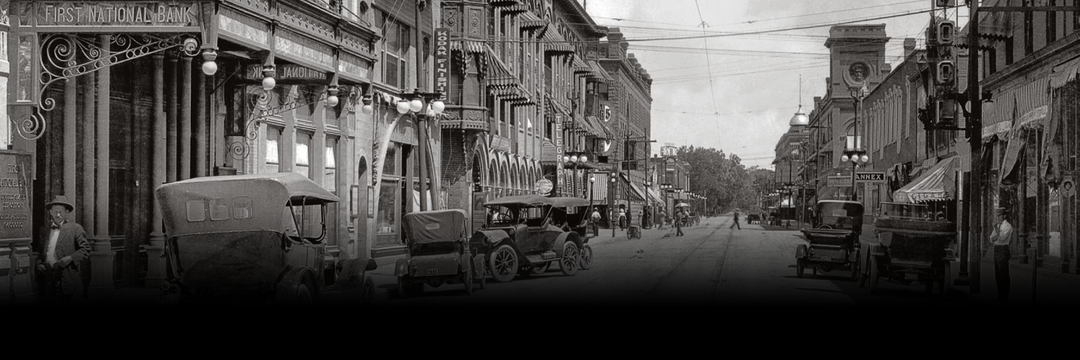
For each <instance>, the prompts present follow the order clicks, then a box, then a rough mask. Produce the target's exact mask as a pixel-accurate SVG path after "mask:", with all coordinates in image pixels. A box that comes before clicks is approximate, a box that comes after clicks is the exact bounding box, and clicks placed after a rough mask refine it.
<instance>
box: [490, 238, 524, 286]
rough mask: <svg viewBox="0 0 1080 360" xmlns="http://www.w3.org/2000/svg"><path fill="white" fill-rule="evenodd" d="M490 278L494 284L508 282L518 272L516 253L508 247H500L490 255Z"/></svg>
mask: <svg viewBox="0 0 1080 360" xmlns="http://www.w3.org/2000/svg"><path fill="white" fill-rule="evenodd" d="M489 261H490V262H491V264H490V265H491V277H492V278H493V279H495V281H496V282H501V283H505V282H510V281H512V280H514V276H516V275H517V272H518V259H517V253H516V252H515V251H514V248H512V247H510V245H505V244H504V245H501V246H499V247H498V248H496V249H495V251H494V252H492V253H491V257H490V258H489Z"/></svg>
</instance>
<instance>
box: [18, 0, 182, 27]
mask: <svg viewBox="0 0 1080 360" xmlns="http://www.w3.org/2000/svg"><path fill="white" fill-rule="evenodd" d="M34 5H35V7H36V11H34V14H35V15H34V18H35V20H36V21H37V23H36V24H35V25H36V26H50V27H66V26H185V27H186V26H198V25H199V2H195V1H169V2H165V1H131V2H126V1H114V2H89V1H47V2H34Z"/></svg>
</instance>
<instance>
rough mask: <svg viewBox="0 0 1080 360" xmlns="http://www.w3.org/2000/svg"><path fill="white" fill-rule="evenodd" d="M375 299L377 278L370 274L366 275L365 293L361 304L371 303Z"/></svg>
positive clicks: (361, 297)
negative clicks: (372, 277) (373, 278)
mask: <svg viewBox="0 0 1080 360" xmlns="http://www.w3.org/2000/svg"><path fill="white" fill-rule="evenodd" d="M374 301H375V280H372V279H371V277H370V276H365V277H364V289H363V294H362V295H361V296H360V305H371V303H372V302H374Z"/></svg>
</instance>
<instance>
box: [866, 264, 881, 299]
mask: <svg viewBox="0 0 1080 360" xmlns="http://www.w3.org/2000/svg"><path fill="white" fill-rule="evenodd" d="M878 271H879V270H878V260H877V257H874V256H871V257H870V275H869V277H870V278H869V279H867V281H869V282H870V293H871V294H873V293H874V292H876V291H877V285H878V276H880V274H878Z"/></svg>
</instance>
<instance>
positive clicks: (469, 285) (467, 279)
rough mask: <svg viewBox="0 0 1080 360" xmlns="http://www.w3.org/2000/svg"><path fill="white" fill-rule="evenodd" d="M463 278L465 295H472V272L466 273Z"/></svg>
mask: <svg viewBox="0 0 1080 360" xmlns="http://www.w3.org/2000/svg"><path fill="white" fill-rule="evenodd" d="M464 276H465V294H466V295H472V292H473V284H472V278H473V277H472V272H471V271H469V272H466V273H465V275H464Z"/></svg>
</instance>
